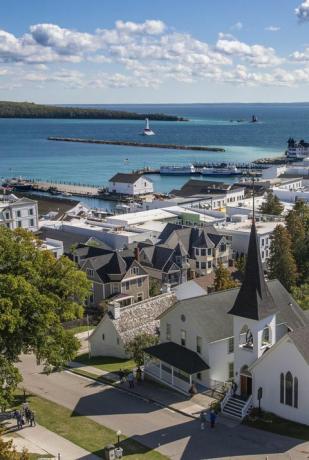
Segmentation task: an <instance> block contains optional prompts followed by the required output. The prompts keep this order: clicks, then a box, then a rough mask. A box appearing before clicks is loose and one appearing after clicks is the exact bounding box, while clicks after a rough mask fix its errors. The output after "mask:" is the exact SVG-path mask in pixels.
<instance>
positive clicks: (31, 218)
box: [0, 195, 39, 232]
mask: <svg viewBox="0 0 309 460" xmlns="http://www.w3.org/2000/svg"><path fill="white" fill-rule="evenodd" d="M38 222H39V221H38V203H37V201H35V200H31V199H30V198H26V197H23V198H17V197H16V196H15V195H9V196H6V195H3V196H2V199H1V200H0V225H5V226H6V227H7V228H10V229H11V230H15V229H16V228H24V229H26V230H30V231H31V232H36V231H37V230H38V228H39V224H38Z"/></svg>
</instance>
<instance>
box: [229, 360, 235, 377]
mask: <svg viewBox="0 0 309 460" xmlns="http://www.w3.org/2000/svg"><path fill="white" fill-rule="evenodd" d="M228 376H229V377H228V378H229V379H232V378H234V363H233V362H231V363H228Z"/></svg>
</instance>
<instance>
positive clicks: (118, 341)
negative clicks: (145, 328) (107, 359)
mask: <svg viewBox="0 0 309 460" xmlns="http://www.w3.org/2000/svg"><path fill="white" fill-rule="evenodd" d="M119 344H120V340H119V337H117V345H119Z"/></svg>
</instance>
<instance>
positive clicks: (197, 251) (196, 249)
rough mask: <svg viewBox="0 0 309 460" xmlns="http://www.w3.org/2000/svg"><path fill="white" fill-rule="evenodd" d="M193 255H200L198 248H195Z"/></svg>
mask: <svg viewBox="0 0 309 460" xmlns="http://www.w3.org/2000/svg"><path fill="white" fill-rule="evenodd" d="M195 255H196V256H199V255H200V250H199V249H198V248H195Z"/></svg>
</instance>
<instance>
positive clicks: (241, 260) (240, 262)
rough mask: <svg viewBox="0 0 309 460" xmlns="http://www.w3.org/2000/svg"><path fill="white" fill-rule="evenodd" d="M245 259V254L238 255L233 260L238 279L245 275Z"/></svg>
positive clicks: (241, 279)
mask: <svg viewBox="0 0 309 460" xmlns="http://www.w3.org/2000/svg"><path fill="white" fill-rule="evenodd" d="M246 261H247V258H246V256H245V255H241V256H238V257H237V258H236V261H235V267H236V269H237V272H238V274H239V277H240V281H243V280H244V277H245V269H246Z"/></svg>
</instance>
